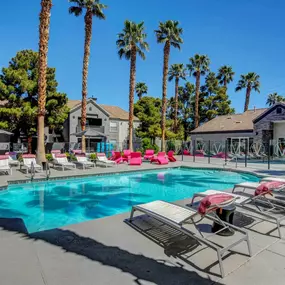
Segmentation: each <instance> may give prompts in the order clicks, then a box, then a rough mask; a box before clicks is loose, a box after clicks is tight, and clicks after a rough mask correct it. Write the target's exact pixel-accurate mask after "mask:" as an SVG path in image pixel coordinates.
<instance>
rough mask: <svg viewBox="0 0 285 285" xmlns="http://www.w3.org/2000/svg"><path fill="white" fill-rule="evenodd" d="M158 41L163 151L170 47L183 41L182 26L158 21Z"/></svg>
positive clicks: (177, 46)
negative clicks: (159, 50)
mask: <svg viewBox="0 0 285 285" xmlns="http://www.w3.org/2000/svg"><path fill="white" fill-rule="evenodd" d="M155 33H156V39H157V42H158V43H163V44H164V49H163V77H162V112H161V150H162V151H165V128H166V108H167V75H168V63H169V56H170V48H171V46H173V47H174V48H178V49H180V44H182V43H183V40H182V38H181V35H182V33H183V30H182V28H180V27H179V22H178V21H171V20H169V21H166V22H165V23H162V22H160V23H159V28H158V30H155Z"/></svg>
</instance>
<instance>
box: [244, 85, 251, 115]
mask: <svg viewBox="0 0 285 285" xmlns="http://www.w3.org/2000/svg"><path fill="white" fill-rule="evenodd" d="M250 93H251V86H247V88H246V95H245V103H244V112H245V111H247V110H248V106H249V100H250Z"/></svg>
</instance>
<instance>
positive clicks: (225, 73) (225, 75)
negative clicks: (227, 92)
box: [217, 65, 235, 88]
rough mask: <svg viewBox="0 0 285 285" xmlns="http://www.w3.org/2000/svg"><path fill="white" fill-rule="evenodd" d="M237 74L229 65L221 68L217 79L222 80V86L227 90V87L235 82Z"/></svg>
mask: <svg viewBox="0 0 285 285" xmlns="http://www.w3.org/2000/svg"><path fill="white" fill-rule="evenodd" d="M234 75H235V73H234V72H233V69H232V67H231V66H229V65H224V66H221V67H220V68H219V71H218V76H217V78H218V79H219V80H220V84H223V85H224V87H226V88H227V85H228V84H229V83H231V82H232V81H233V80H234Z"/></svg>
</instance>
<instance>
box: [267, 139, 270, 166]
mask: <svg viewBox="0 0 285 285" xmlns="http://www.w3.org/2000/svg"><path fill="white" fill-rule="evenodd" d="M267 163H268V169H270V140H268V151H267Z"/></svg>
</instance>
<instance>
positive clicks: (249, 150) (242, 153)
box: [179, 139, 285, 173]
mask: <svg viewBox="0 0 285 285" xmlns="http://www.w3.org/2000/svg"><path fill="white" fill-rule="evenodd" d="M179 152H180V153H181V156H182V160H183V161H189V162H199V163H203V164H217V165H222V166H223V167H225V166H232V167H251V168H255V169H271V168H274V169H279V168H281V169H282V167H283V168H284V167H285V145H283V144H282V143H280V142H276V141H275V140H269V141H267V142H250V140H249V139H243V140H238V141H229V140H225V141H211V140H209V141H201V140H199V141H195V140H194V141H189V142H182V144H181V150H179ZM284 171H285V168H284ZM284 173H285V172H284Z"/></svg>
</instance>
